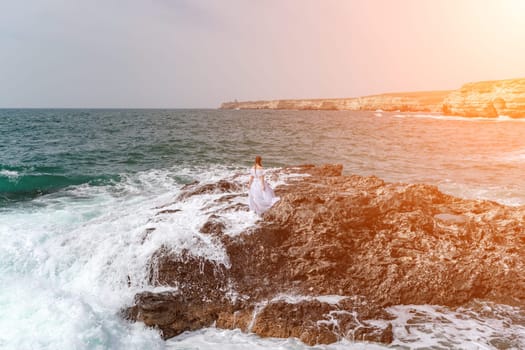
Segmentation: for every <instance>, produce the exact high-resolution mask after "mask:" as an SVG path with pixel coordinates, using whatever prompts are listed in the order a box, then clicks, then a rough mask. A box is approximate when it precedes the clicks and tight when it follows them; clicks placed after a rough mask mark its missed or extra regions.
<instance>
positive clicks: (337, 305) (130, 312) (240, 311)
mask: <svg viewBox="0 0 525 350" xmlns="http://www.w3.org/2000/svg"><path fill="white" fill-rule="evenodd" d="M279 172H280V173H281V174H283V173H287V172H289V173H292V172H293V173H301V174H303V175H304V176H301V177H291V178H290V179H289V180H288V181H287V183H286V184H284V185H281V186H278V187H277V188H276V193H277V195H279V196H280V197H281V200H280V201H279V202H278V203H277V204H276V205H274V206H273V207H272V208H271V209H270V210H269V211H268V212H266V213H265V214H264V216H263V217H262V220H260V221H258V222H257V224H256V225H255V226H254V227H251V228H249V229H247V230H245V232H242V233H241V234H239V235H234V236H231V235H228V234H225V223H224V220H223V217H222V216H221V215H222V213H221V212H220V211H217V212H213V211H211V212H210V214H209V218H208V221H207V222H206V223H205V224H204V225H203V226H202V227H201V229H200V231H201V233H202V234H205V235H209V236H210V237H211V238H212V239H214V240H216V241H218V242H220V243H221V244H222V246H223V247H224V249H225V251H226V253H227V256H228V258H229V261H228V263H227V264H225V263H218V262H216V261H213V260H208V259H206V258H205V257H201V256H194V255H192V254H191V253H190V252H189V251H183V252H182V253H181V254H175V253H173V252H172V251H170V250H169V249H167V248H165V247H163V248H161V249H159V250H158V251H157V252H156V253H155V254H154V255H153V256H152V257H151V259H150V261H149V265H148V266H149V281H148V282H149V283H150V284H151V285H154V286H171V287H175V288H176V291H168V292H160V293H153V292H142V293H139V294H137V295H136V296H135V301H134V305H132V306H130V307H129V308H127V309H126V310H124V311H123V313H124V316H125V317H126V318H128V319H130V320H133V321H140V322H144V323H145V324H146V325H148V326H153V327H158V328H159V329H160V330H161V332H162V335H163V337H164V338H170V337H173V336H176V335H178V334H180V333H182V332H184V331H193V330H197V329H200V328H204V327H210V326H215V327H218V328H225V329H235V328H239V329H241V330H243V331H245V332H253V333H255V334H258V335H260V336H262V337H282V338H288V337H296V338H298V339H300V340H301V341H303V342H304V343H306V344H310V345H313V344H320V343H332V342H335V341H338V340H340V339H343V338H345V339H349V340H365V341H373V342H381V343H386V344H388V343H391V342H392V340H393V332H392V325H391V324H390V323H389V322H388V321H389V320H390V319H392V315H390V314H389V313H388V312H387V311H386V310H385V308H386V307H389V306H392V305H400V304H436V305H445V306H451V307H454V306H461V305H465V304H467V303H469V302H472V301H475V300H480V299H481V300H488V301H493V302H497V303H503V304H510V305H517V306H522V305H523V304H524V302H525V272H524V271H525V269H524V268H525V259H524V258H525V229H524V227H523V219H524V218H525V208H523V207H517V208H516V207H507V206H504V205H500V204H498V203H495V202H490V201H480V200H465V199H460V198H456V197H453V196H450V195H446V194H443V193H442V192H440V191H439V190H438V189H437V188H436V187H434V186H429V185H424V184H402V183H387V182H384V181H383V180H381V179H379V178H377V177H373V176H371V177H363V176H357V175H352V176H345V175H342V166H340V165H324V166H310V165H305V166H301V167H295V168H289V169H282V170H280V171H279ZM241 186H242V184H241V183H240V182H239V181H237V180H235V179H234V178H232V179H227V180H221V181H219V182H217V183H215V184H200V183H193V184H190V185H187V186H185V188H183V190H182V192H181V194H180V195H179V198H177V201H184V200H187V199H188V198H190V197H192V196H195V195H198V194H199V193H211V192H213V193H217V194H220V198H219V200H220V201H222V202H223V203H231V205H230V207H231V208H230V210H234V211H245V210H247V207H246V206H245V205H244V204H239V201H236V200H238V199H239V197H243V196H245V194H244V193H243V191H242V190H241V189H242V188H241ZM163 215H177V214H176V211H173V212H169V210H164V211H163ZM154 234H155V232H154V231H152V232H147V233H146V235H145V238H144V239H145V240H146V239H148V235H154ZM377 320H381V322H377Z"/></svg>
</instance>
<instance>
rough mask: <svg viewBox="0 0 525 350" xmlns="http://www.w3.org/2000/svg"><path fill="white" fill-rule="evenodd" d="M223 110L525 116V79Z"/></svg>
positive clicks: (225, 106)
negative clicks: (440, 89) (456, 88)
mask: <svg viewBox="0 0 525 350" xmlns="http://www.w3.org/2000/svg"><path fill="white" fill-rule="evenodd" d="M221 108H222V109H297V110H350V111H359V110H364V111H375V110H378V109H380V110H383V111H402V112H431V113H444V114H445V115H457V116H463V117H488V118H495V117H498V116H508V117H512V118H524V117H525V78H523V79H509V80H494V81H483V82H477V83H468V84H465V85H463V86H462V87H461V88H460V89H458V90H453V91H421V92H404V93H390V94H381V95H372V96H364V97H355V98H334V99H300V100H272V101H246V102H225V103H223V104H222V105H221Z"/></svg>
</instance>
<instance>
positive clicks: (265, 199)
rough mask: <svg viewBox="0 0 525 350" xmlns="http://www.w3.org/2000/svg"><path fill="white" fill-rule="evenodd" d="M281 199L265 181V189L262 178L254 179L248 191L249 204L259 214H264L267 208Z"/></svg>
mask: <svg viewBox="0 0 525 350" xmlns="http://www.w3.org/2000/svg"><path fill="white" fill-rule="evenodd" d="M278 200H279V197H276V196H275V193H274V192H273V189H272V188H271V187H270V185H269V184H268V183H267V182H266V181H264V191H263V189H262V184H261V180H260V179H257V178H256V179H254V180H253V182H252V185H251V186H250V190H249V192H248V206H249V207H250V210H253V211H254V212H256V213H257V214H258V215H262V214H263V213H264V212H265V211H266V210H268V209H270V207H271V206H272V205H274V204H275V202H277V201H278Z"/></svg>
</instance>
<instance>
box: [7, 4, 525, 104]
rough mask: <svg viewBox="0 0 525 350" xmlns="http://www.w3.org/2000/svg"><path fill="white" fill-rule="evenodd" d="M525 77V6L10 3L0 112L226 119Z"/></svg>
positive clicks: (8, 5)
mask: <svg viewBox="0 0 525 350" xmlns="http://www.w3.org/2000/svg"><path fill="white" fill-rule="evenodd" d="M522 77H525V0H317V1H314V0H84V1H81V0H24V1H15V0H0V107H4V108H5V107H7V108H9V107H33V108H38V107H65V108H68V107H78V108H85V107H94V108H97V107H98V108H122V107H125V108H216V107H218V106H219V105H220V104H221V102H224V101H231V100H234V99H237V100H239V101H241V100H262V99H287V98H335V97H355V96H365V95H370V94H376V93H383V92H402V91H421V90H447V89H456V88H459V87H460V86H461V85H462V84H463V83H466V82H473V81H482V80H495V79H509V78H522Z"/></svg>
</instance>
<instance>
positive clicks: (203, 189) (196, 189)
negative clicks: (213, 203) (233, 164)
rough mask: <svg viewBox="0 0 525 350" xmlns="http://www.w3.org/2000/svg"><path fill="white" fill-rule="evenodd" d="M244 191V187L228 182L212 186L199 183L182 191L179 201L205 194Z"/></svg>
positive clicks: (221, 181) (189, 185)
mask: <svg viewBox="0 0 525 350" xmlns="http://www.w3.org/2000/svg"><path fill="white" fill-rule="evenodd" d="M241 190H242V185H241V184H239V183H235V182H231V181H228V180H220V181H218V182H217V183H212V184H200V183H198V182H196V183H192V184H188V185H186V186H184V187H183V188H182V189H181V191H182V192H181V194H180V195H179V197H178V198H177V200H184V199H187V198H189V197H192V196H195V195H199V194H205V193H224V192H239V191H241Z"/></svg>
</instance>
